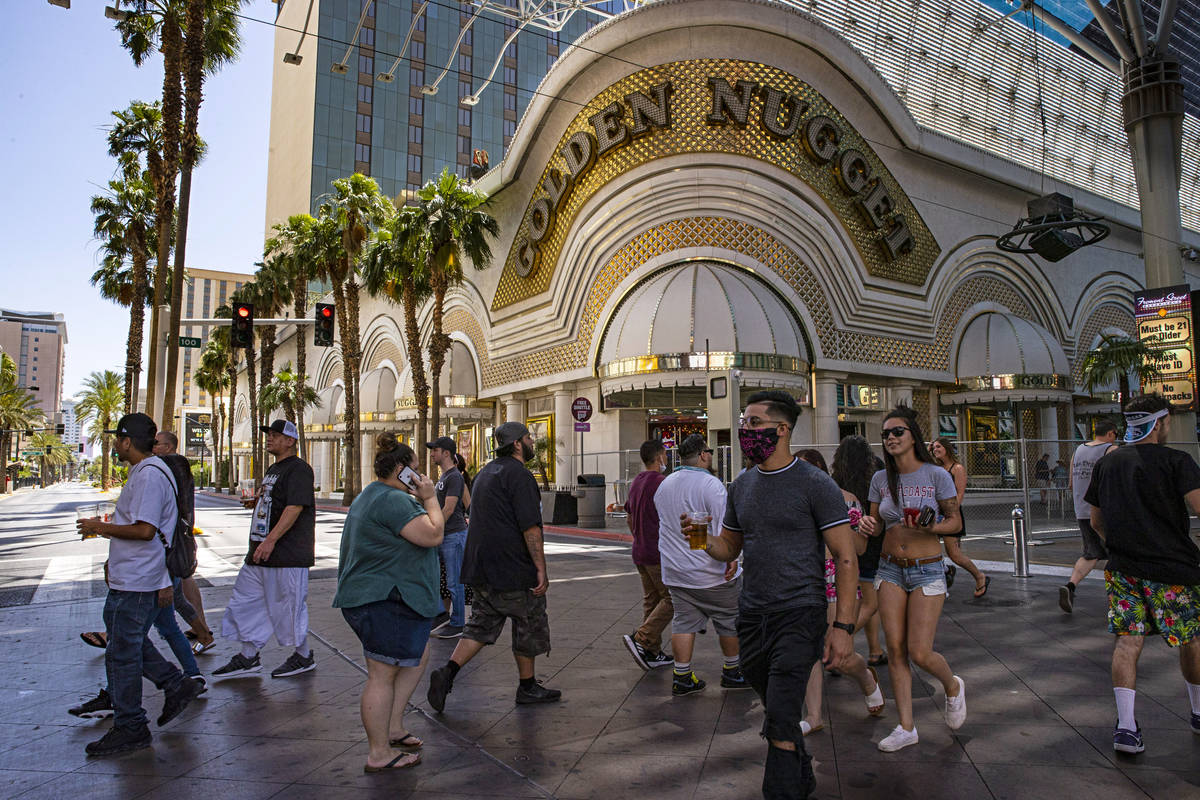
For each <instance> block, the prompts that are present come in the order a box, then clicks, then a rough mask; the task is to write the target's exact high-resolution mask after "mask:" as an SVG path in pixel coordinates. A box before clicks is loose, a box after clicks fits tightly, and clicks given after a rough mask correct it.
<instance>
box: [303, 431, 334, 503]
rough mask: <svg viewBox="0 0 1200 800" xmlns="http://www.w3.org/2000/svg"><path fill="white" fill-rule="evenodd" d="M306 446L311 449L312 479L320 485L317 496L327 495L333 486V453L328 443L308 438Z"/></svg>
mask: <svg viewBox="0 0 1200 800" xmlns="http://www.w3.org/2000/svg"><path fill="white" fill-rule="evenodd" d="M308 447H309V449H310V450H311V451H312V468H313V479H314V480H315V481H316V482H317V486H319V487H320V491H318V492H317V497H322V498H324V497H329V490H330V489H331V488H332V487H333V463H332V462H333V453H332V451H331V447H330V443H329V442H326V441H313V440H312V439H309V440H308Z"/></svg>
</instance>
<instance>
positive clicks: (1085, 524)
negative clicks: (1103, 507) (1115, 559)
mask: <svg viewBox="0 0 1200 800" xmlns="http://www.w3.org/2000/svg"><path fill="white" fill-rule="evenodd" d="M1079 538H1080V539H1083V557H1084V558H1086V559H1088V560H1089V561H1102V560H1106V559H1107V558H1108V548H1106V547H1105V546H1104V540H1103V539H1101V538H1100V534H1098V533H1096V530H1095V529H1094V528H1093V527H1092V521H1091V520H1090V519H1081V520H1079Z"/></svg>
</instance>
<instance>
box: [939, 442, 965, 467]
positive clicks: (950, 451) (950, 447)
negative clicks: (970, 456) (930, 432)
mask: <svg viewBox="0 0 1200 800" xmlns="http://www.w3.org/2000/svg"><path fill="white" fill-rule="evenodd" d="M933 443H934V444H940V445H941V446H942V448H943V449H944V450H945V451H946V457H947V458H949V459H950V464H949V466H947V467H946V470H947V471H949V470H950V468H951V467H953V466H954V465H955V464H961V463H962V462H961V461H959V460H958V451H957V450H955V449H954V441H953V440H951V439H947V438H946V437H945V436H939V437H938V438H936V439H934V440H933Z"/></svg>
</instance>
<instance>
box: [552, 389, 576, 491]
mask: <svg viewBox="0 0 1200 800" xmlns="http://www.w3.org/2000/svg"><path fill="white" fill-rule="evenodd" d="M574 399H575V389H574V388H572V387H562V388H558V389H555V390H554V438H555V442H554V475H555V478H556V481H555V482H556V483H558V484H559V485H560V486H566V485H568V484H574V483H575V478H576V477H577V476H578V475H579V464H578V463H577V462H576V461H575V451H576V449H578V448H577V447H576V445H577V443H578V442H579V434H578V433H575V418H574V417H573V416H571V402H572V401H573V400H574Z"/></svg>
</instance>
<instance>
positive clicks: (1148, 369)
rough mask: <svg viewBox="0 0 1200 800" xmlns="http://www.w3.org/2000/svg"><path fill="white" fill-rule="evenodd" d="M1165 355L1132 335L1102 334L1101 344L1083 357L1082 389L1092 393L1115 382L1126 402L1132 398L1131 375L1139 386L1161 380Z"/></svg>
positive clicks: (1123, 400) (1122, 401)
mask: <svg viewBox="0 0 1200 800" xmlns="http://www.w3.org/2000/svg"><path fill="white" fill-rule="evenodd" d="M1166 352H1167V351H1166V350H1161V349H1156V348H1154V347H1150V346H1148V345H1147V344H1146V343H1145V342H1142V341H1139V340H1137V339H1133V338H1131V337H1129V336H1124V335H1121V334H1112V333H1102V334H1100V343H1099V344H1098V345H1096V347H1095V348H1094V349H1092V350H1091V351H1089V352H1088V354H1087V355H1085V356H1084V357H1083V388H1084V390H1085V391H1087V393H1088V394H1092V393H1093V392H1094V391H1095V390H1096V387H1097V386H1104V385H1106V384H1111V383H1112V382H1113V381H1116V382H1117V386H1118V388H1119V391H1120V393H1121V403H1124V402H1125V401H1126V400H1128V399H1129V398H1130V396H1131V395H1130V387H1129V376H1130V375H1131V374H1132V375H1134V376H1135V377H1136V378H1137V379H1138V382H1139V383H1146V382H1147V381H1153V380H1157V379H1159V378H1161V377H1162V369H1161V367H1162V365H1163V364H1165V362H1166Z"/></svg>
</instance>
